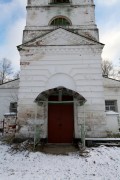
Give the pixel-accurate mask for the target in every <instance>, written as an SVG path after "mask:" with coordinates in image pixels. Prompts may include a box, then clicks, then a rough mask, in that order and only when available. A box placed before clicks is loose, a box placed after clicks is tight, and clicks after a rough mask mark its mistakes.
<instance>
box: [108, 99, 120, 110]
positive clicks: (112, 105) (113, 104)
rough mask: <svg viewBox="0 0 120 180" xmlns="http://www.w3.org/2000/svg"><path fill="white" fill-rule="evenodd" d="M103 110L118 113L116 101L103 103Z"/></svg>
mask: <svg viewBox="0 0 120 180" xmlns="http://www.w3.org/2000/svg"><path fill="white" fill-rule="evenodd" d="M105 110H106V111H115V112H118V108H117V101H116V100H106V101H105Z"/></svg>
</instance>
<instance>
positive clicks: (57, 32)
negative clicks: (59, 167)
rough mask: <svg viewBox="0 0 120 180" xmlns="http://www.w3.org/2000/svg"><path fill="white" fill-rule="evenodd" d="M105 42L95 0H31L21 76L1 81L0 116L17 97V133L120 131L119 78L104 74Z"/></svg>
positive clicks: (52, 139)
mask: <svg viewBox="0 0 120 180" xmlns="http://www.w3.org/2000/svg"><path fill="white" fill-rule="evenodd" d="M103 48H104V44H102V43H100V42H99V32H98V29H97V25H96V23H95V5H94V2H93V0H28V3H27V18H26V26H25V29H24V32H23V42H22V44H21V45H19V46H18V51H19V53H20V66H21V73H20V79H18V80H15V81H11V82H9V83H6V84H3V85H0V107H1V110H0V118H1V119H2V118H3V115H4V114H5V113H6V112H8V111H9V109H10V108H9V106H10V104H11V106H13V107H16V104H15V103H17V122H16V123H17V129H16V137H20V138H33V137H34V136H35V134H37V136H38V134H39V136H40V138H42V139H46V140H47V142H48V143H72V142H73V141H74V140H75V139H81V138H82V137H84V136H85V137H96V138H97V137H107V135H108V133H112V134H116V133H119V131H120V121H119V120H120V119H119V114H120V81H117V80H113V79H110V78H105V77H103V76H102V70H101V61H102V59H101V54H102V50H103ZM11 91H12V94H13V93H14V92H15V94H17V98H16V100H14V97H15V96H14V95H11V93H10V92H11ZM5 93H6V94H5ZM3 94H4V95H3ZM2 97H4V98H2ZM6 98H7V99H6ZM1 99H2V101H1ZM4 102H5V103H4ZM3 104H4V105H3ZM13 109H14V108H13Z"/></svg>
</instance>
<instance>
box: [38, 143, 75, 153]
mask: <svg viewBox="0 0 120 180" xmlns="http://www.w3.org/2000/svg"><path fill="white" fill-rule="evenodd" d="M36 150H40V151H41V152H43V153H46V154H53V155H68V154H69V153H74V152H77V151H78V148H76V147H75V146H74V145H72V144H46V145H44V146H43V147H40V146H38V147H37V148H36Z"/></svg>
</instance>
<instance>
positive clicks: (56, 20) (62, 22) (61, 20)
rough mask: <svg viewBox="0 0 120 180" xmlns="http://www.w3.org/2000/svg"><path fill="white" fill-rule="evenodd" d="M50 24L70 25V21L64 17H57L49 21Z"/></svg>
mask: <svg viewBox="0 0 120 180" xmlns="http://www.w3.org/2000/svg"><path fill="white" fill-rule="evenodd" d="M50 25H51V26H70V25H71V22H70V21H69V20H68V19H66V18H65V17H57V18H54V19H53V20H52V21H51V23H50Z"/></svg>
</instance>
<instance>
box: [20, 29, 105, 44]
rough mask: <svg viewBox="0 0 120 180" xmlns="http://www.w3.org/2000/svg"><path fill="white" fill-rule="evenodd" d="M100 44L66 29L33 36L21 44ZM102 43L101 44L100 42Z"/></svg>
mask: <svg viewBox="0 0 120 180" xmlns="http://www.w3.org/2000/svg"><path fill="white" fill-rule="evenodd" d="M96 44H99V45H100V44H101V43H99V42H97V41H94V40H92V39H89V38H87V37H85V36H82V35H78V34H76V33H73V32H70V31H68V30H66V29H62V28H59V29H56V30H54V31H52V32H50V33H48V34H46V35H44V36H42V37H38V38H35V39H33V40H31V41H29V42H26V43H24V44H23V46H27V47H29V46H32V47H36V46H79V45H96ZM101 45H102V44H101Z"/></svg>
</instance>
